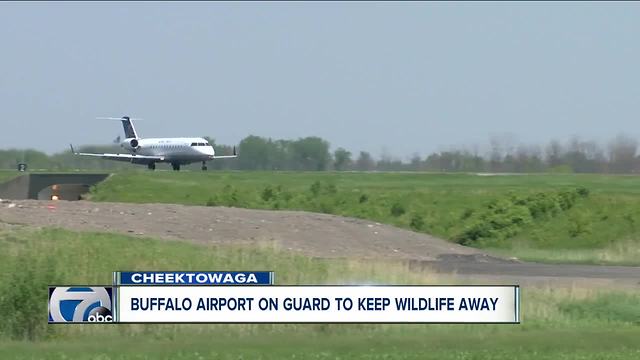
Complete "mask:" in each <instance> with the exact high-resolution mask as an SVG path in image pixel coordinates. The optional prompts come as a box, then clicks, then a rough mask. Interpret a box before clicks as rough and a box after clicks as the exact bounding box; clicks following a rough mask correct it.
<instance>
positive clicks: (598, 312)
mask: <svg viewBox="0 0 640 360" xmlns="http://www.w3.org/2000/svg"><path fill="white" fill-rule="evenodd" d="M0 249H3V251H0V294H2V296H1V297H0V319H2V321H0V358H2V359H104V360H108V359H254V358H255V359H282V358H291V359H293V358H295V359H335V358H341V359H347V358H348V359H351V358H354V359H514V358H517V359H637V358H638V357H640V342H639V341H638V338H640V307H639V306H638V305H637V304H638V303H640V294H639V293H638V292H637V291H636V292H629V291H622V290H620V291H607V290H605V289H593V288H591V289H585V288H576V287H568V288H546V287H542V288H529V287H525V288H523V289H522V324H520V325H378V326H376V325H295V324H290V325H118V326H49V325H47V324H46V322H45V321H44V318H45V316H46V291H45V289H46V286H47V285H48V284H53V283H75V284H85V283H90V284H100V283H109V282H110V281H111V272H112V271H113V270H115V269H154V270H163V269H183V270H190V269H192V270H195V269H204V268H207V269H213V268H215V269H219V270H258V269H259V270H263V269H265V268H269V269H274V270H275V271H276V275H277V276H276V279H277V281H278V283H279V284H304V283H315V284H323V283H331V284H339V283H346V282H362V281H367V282H378V283H389V284H434V283H441V282H446V283H451V280H450V279H443V278H438V277H435V276H433V275H432V274H429V273H427V272H415V271H410V270H409V269H408V268H406V267H404V266H403V265H400V264H396V263H381V262H358V261H346V260H318V259H311V258H307V257H303V256H298V255H293V254H289V253H286V252H279V251H277V250H275V249H271V248H243V247H213V246H211V247H210V246H198V245H193V244H187V243H179V242H169V241H158V240H152V239H145V240H140V239H134V238H130V237H127V236H122V235H113V234H100V233H75V232H70V231H64V230H57V229H44V230H30V229H24V228H16V227H7V226H5V227H4V228H0ZM29 338H30V339H31V340H27V339H29Z"/></svg>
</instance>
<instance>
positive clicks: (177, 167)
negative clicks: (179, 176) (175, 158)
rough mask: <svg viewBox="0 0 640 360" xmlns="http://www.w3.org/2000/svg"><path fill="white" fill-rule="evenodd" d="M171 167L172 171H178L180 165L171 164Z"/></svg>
mask: <svg viewBox="0 0 640 360" xmlns="http://www.w3.org/2000/svg"><path fill="white" fill-rule="evenodd" d="M171 167H172V168H173V170H174V171H180V164H178V163H171Z"/></svg>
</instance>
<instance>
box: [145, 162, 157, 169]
mask: <svg viewBox="0 0 640 360" xmlns="http://www.w3.org/2000/svg"><path fill="white" fill-rule="evenodd" d="M147 168H149V170H155V169H156V163H149V164H148V165H147Z"/></svg>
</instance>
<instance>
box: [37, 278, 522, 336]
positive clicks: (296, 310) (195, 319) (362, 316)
mask: <svg viewBox="0 0 640 360" xmlns="http://www.w3.org/2000/svg"><path fill="white" fill-rule="evenodd" d="M274 278H275V274H274V272H271V271H241V272H229V271H138V272H136V271H126V272H125V271H122V272H114V273H113V284H111V285H109V286H95V285H74V286H69V285H67V286H50V287H49V323H52V324H55V323H120V324H125V323H499V324H519V323H520V288H519V286H518V285H475V286H453V285H452V286H442V285H276V284H275V282H274Z"/></svg>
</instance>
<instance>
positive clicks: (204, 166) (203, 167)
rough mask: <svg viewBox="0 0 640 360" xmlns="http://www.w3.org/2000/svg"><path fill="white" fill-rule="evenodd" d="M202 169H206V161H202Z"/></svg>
mask: <svg viewBox="0 0 640 360" xmlns="http://www.w3.org/2000/svg"><path fill="white" fill-rule="evenodd" d="M202 171H207V163H206V162H204V161H203V162H202Z"/></svg>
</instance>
